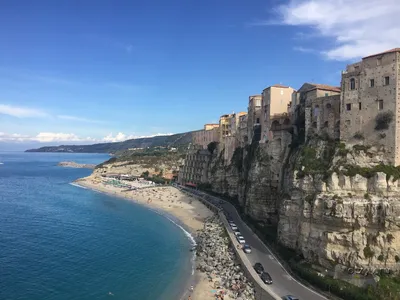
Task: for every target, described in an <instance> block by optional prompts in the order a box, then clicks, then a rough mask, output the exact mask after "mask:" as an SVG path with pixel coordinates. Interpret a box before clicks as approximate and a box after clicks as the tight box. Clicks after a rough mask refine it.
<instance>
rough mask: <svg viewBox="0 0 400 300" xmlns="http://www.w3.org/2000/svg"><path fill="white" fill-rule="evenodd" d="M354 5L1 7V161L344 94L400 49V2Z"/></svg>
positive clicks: (364, 0)
mask: <svg viewBox="0 0 400 300" xmlns="http://www.w3.org/2000/svg"><path fill="white" fill-rule="evenodd" d="M345 3H347V2H343V1H342V0H323V1H322V0H314V1H311V0H304V1H303V0H301V1H290V2H289V1H279V0H271V1H258V0H255V1H239V0H230V1H227V0H218V1H215V0H203V1H192V0H179V1H178V0H171V1H165V0H147V1H118V0H113V1H103V0H86V1H72V0H69V1H63V0H58V1H44V0H37V1H2V3H1V4H0V25H1V26H0V36H1V40H2V43H1V44H0V141H2V142H3V143H0V150H1V147H2V145H3V146H4V145H5V144H6V143H8V144H10V143H19V144H21V143H27V142H29V143H41V144H42V145H44V144H46V145H47V144H60V143H64V144H65V143H92V142H97V141H119V140H124V139H126V138H131V137H136V136H149V135H155V134H161V133H163V134H164V133H179V132H185V131H189V130H195V129H200V128H201V127H202V126H203V124H204V123H207V122H215V121H217V120H218V117H219V116H220V115H221V114H224V113H229V112H232V111H243V110H246V108H247V99H248V96H249V95H252V94H257V93H261V91H262V90H263V89H264V88H265V87H267V86H269V85H272V84H275V83H282V84H285V85H289V86H292V87H293V88H299V87H300V86H301V85H302V83H304V82H317V83H324V84H331V85H339V82H340V71H341V70H343V69H344V68H345V66H346V64H348V63H351V62H354V61H356V60H357V59H359V58H360V57H362V56H365V55H368V54H372V53H375V52H379V51H382V50H387V49H390V48H394V47H400V35H399V34H398V32H399V29H400V25H399V24H396V20H397V17H394V16H397V15H398V14H399V13H400V2H399V1H397V0H380V1H376V0H354V1H353V2H352V3H353V4H352V6H353V8H352V7H350V6H349V5H348V4H345ZM354 7H357V11H358V13H357V16H356V19H354ZM4 147H5V146H4ZM7 147H8V148H10V147H9V146H7ZM15 147H17V146H15ZM19 147H21V146H19ZM8 148H7V149H8Z"/></svg>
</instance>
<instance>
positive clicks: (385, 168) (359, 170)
mask: <svg viewBox="0 0 400 300" xmlns="http://www.w3.org/2000/svg"><path fill="white" fill-rule="evenodd" d="M343 167H344V170H342V171H341V172H342V173H343V174H344V175H346V176H355V175H357V174H358V175H361V176H363V177H365V178H371V177H373V176H375V175H376V173H378V172H382V173H385V174H386V180H389V179H390V178H391V179H392V180H393V181H396V180H398V179H399V178H400V166H397V167H395V166H393V165H385V164H379V165H376V166H374V167H372V168H366V167H360V166H356V165H344V166H343ZM337 172H339V171H338V170H337Z"/></svg>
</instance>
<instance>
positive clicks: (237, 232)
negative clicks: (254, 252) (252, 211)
mask: <svg viewBox="0 0 400 300" xmlns="http://www.w3.org/2000/svg"><path fill="white" fill-rule="evenodd" d="M234 234H235V235H236V236H238V235H242V234H241V233H240V231H235V232H234Z"/></svg>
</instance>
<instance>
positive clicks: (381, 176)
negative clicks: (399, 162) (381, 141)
mask: <svg viewBox="0 0 400 300" xmlns="http://www.w3.org/2000/svg"><path fill="white" fill-rule="evenodd" d="M290 143H291V135H290V134H289V133H288V132H282V133H281V135H280V136H275V138H274V140H272V141H270V142H268V143H266V144H257V143H255V144H252V145H250V146H247V147H245V148H243V149H242V148H239V149H236V151H235V153H234V155H233V157H232V160H231V161H229V162H226V161H224V160H223V154H222V151H224V149H219V148H218V149H217V150H216V151H215V153H214V154H213V156H212V159H211V161H210V165H209V174H208V178H209V183H210V184H211V185H212V189H213V191H214V192H218V193H220V194H228V195H229V196H231V197H234V198H237V200H238V202H239V203H240V205H241V206H242V207H243V209H244V212H245V213H246V214H247V215H248V216H250V217H251V218H253V219H254V220H256V221H259V222H263V223H273V224H277V225H278V238H279V241H280V242H281V243H282V244H284V245H285V246H287V247H290V248H293V249H296V250H298V251H299V252H301V253H302V254H303V255H304V256H305V257H306V258H307V259H308V260H310V261H312V262H315V263H318V264H320V265H323V266H325V267H332V266H334V265H336V264H340V265H344V266H351V267H363V268H364V269H370V270H372V269H375V268H379V269H380V268H389V269H393V270H400V183H399V180H398V179H399V178H400V168H396V167H393V166H390V165H389V164H388V162H387V161H386V159H385V150H384V149H377V148H374V147H369V146H367V145H354V146H351V145H344V144H341V143H339V142H335V141H332V140H330V139H328V138H322V137H318V136H313V137H311V138H309V140H308V141H307V142H306V143H305V144H304V145H301V146H297V147H295V148H293V147H294V146H291V144H290ZM219 147H221V146H219ZM291 147H292V148H291Z"/></svg>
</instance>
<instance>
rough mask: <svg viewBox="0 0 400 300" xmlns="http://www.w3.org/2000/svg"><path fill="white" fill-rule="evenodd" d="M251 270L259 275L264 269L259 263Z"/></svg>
mask: <svg viewBox="0 0 400 300" xmlns="http://www.w3.org/2000/svg"><path fill="white" fill-rule="evenodd" d="M253 268H254V270H255V271H256V272H257V273H258V274H261V273H262V272H264V267H263V265H262V264H261V263H255V265H254V266H253Z"/></svg>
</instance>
